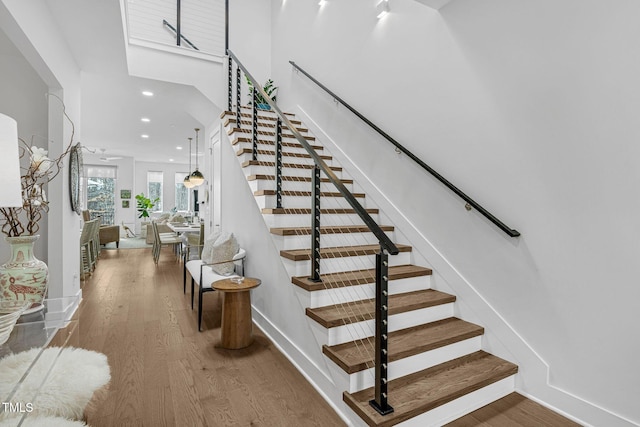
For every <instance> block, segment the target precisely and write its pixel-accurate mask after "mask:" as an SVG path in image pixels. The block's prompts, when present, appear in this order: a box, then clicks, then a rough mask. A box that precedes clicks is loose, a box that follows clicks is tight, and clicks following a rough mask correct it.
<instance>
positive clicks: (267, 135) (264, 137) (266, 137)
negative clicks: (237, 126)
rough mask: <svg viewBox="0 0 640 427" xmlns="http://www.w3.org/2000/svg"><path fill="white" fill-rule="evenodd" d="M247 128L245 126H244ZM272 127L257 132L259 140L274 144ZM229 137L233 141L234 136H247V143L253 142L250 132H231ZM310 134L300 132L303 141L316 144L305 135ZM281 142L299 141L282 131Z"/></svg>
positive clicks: (274, 138) (274, 137)
mask: <svg viewBox="0 0 640 427" xmlns="http://www.w3.org/2000/svg"><path fill="white" fill-rule="evenodd" d="M245 129H247V128H245ZM229 130H231V129H230V128H227V133H228V132H229ZM273 132H274V131H273V129H271V130H265V131H264V132H259V133H258V140H261V141H266V142H268V143H271V142H273V143H274V144H275V142H276V136H275V134H274V133H273ZM229 136H230V137H231V141H233V140H234V139H235V138H249V142H248V143H249V144H252V143H253V139H252V138H253V135H252V134H251V132H233V133H232V134H231V135H229ZM310 136H311V135H308V134H305V133H304V132H303V133H302V137H303V138H304V139H305V141H307V143H309V144H310V145H318V144H317V142H316V140H315V139H308V138H307V137H310ZM282 142H287V143H288V142H295V143H299V141H298V138H296V137H295V136H293V135H292V134H291V133H284V134H283V135H282Z"/></svg>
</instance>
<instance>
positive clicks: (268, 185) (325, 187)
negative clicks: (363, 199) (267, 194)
mask: <svg viewBox="0 0 640 427" xmlns="http://www.w3.org/2000/svg"><path fill="white" fill-rule="evenodd" d="M270 175H273V173H271V174H270ZM248 182H249V187H251V191H258V190H275V188H276V181H275V178H274V179H254V180H251V181H248ZM345 187H347V190H349V191H351V192H353V184H345ZM282 189H283V190H288V191H311V181H288V180H283V181H282ZM320 191H327V192H332V193H333V192H336V191H337V190H336V186H335V185H333V183H331V182H323V183H321V184H320ZM308 199H309V206H311V205H310V203H311V197H309V198H308ZM322 200H324V198H322V199H321V200H320V206H322V207H325V206H324V204H323V203H322ZM343 203H345V202H344V201H343Z"/></svg>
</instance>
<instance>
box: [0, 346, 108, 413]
mask: <svg viewBox="0 0 640 427" xmlns="http://www.w3.org/2000/svg"><path fill="white" fill-rule="evenodd" d="M39 351H40V350H39V349H33V350H29V351H24V352H22V353H17V354H13V355H10V356H7V357H5V358H4V359H2V360H0V396H7V395H8V394H9V393H10V391H11V390H12V389H13V388H14V386H15V384H17V383H18V381H19V380H20V378H21V376H22V374H23V373H24V372H25V370H26V369H27V367H28V366H29V365H30V364H31V362H32V361H33V359H34V358H35V357H36V355H37V354H38V352H39ZM56 358H57V360H56ZM54 362H55V365H54V367H53V370H52V371H51V373H50V374H49V377H48V378H47V380H46V382H45V383H44V385H42V379H43V378H44V377H45V375H46V374H47V372H48V371H49V369H50V367H51V366H52V364H53V363H54ZM110 379H111V373H110V369H109V363H108V362H107V356H105V355H104V354H102V353H97V352H95V351H89V350H84V349H80V348H73V347H67V348H59V347H51V348H47V349H45V350H44V351H43V352H42V355H41V356H40V358H39V359H38V362H36V365H35V366H34V367H33V368H32V369H31V372H30V374H29V376H28V377H27V379H26V380H25V382H24V383H23V385H22V386H21V387H20V389H19V390H18V391H17V392H16V394H15V396H14V397H13V398H12V399H11V402H12V403H14V404H16V403H19V402H21V403H22V404H23V405H26V404H27V403H31V404H32V406H33V411H32V412H31V413H30V416H29V417H28V418H31V417H35V416H41V417H44V416H51V417H62V418H67V419H72V420H81V419H82V416H83V412H84V409H85V407H86V406H87V403H89V400H91V396H93V392H94V391H96V390H97V389H99V388H100V387H102V386H104V385H105V384H107V383H108V382H109V380H110ZM36 393H37V395H36ZM34 396H35V398H34ZM0 409H1V408H0ZM22 415H23V414H21V413H19V412H2V413H0V420H6V419H7V418H12V417H19V416H22ZM60 422H64V420H58V424H55V423H53V424H52V425H56V426H57V425H63V424H60ZM33 425H34V426H35V425H37V426H41V425H42V426H44V425H45V424H44V423H43V424H33ZM64 425H66V424H64ZM72 425H76V426H77V425H83V424H72Z"/></svg>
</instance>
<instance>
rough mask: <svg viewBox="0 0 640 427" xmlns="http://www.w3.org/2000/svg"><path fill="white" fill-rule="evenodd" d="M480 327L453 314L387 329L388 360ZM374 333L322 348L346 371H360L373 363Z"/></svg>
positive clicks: (446, 342)
mask: <svg viewBox="0 0 640 427" xmlns="http://www.w3.org/2000/svg"><path fill="white" fill-rule="evenodd" d="M483 333H484V328H482V327H481V326H478V325H475V324H473V323H469V322H465V321H464V320H460V319H458V318H456V317H450V318H448V319H443V320H438V321H436V322H431V323H425V324H422V325H418V326H413V327H411V328H407V329H402V330H399V331H394V332H389V356H388V357H389V359H388V360H389V362H394V361H396V360H400V359H403V358H405V357H410V356H413V355H416V354H419V353H424V352H427V351H430V350H434V349H436V348H440V347H444V346H447V345H449V344H453V343H455V342H459V341H463V340H466V339H469V338H473V337H477V336H480V335H482V334H483ZM374 341H375V337H373V336H372V337H369V338H363V339H359V340H357V341H351V342H347V343H343V344H337V345H333V346H328V345H324V346H323V348H322V352H323V353H324V354H325V355H326V356H327V357H329V359H331V360H333V361H334V362H335V363H336V365H338V366H340V367H341V368H342V369H343V370H344V371H345V372H346V373H348V374H353V373H355V372H359V371H364V370H365V369H368V368H373V367H374V366H375V361H374V359H375V356H374V353H375V345H374Z"/></svg>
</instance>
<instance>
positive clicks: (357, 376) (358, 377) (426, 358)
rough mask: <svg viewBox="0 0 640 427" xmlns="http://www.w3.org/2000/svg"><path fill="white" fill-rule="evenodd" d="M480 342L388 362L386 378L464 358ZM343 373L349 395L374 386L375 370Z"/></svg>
mask: <svg viewBox="0 0 640 427" xmlns="http://www.w3.org/2000/svg"><path fill="white" fill-rule="evenodd" d="M481 341H482V338H481V337H473V338H469V339H466V340H464V341H459V342H456V343H453V344H449V345H446V346H444V347H439V348H436V349H433V350H430V351H426V352H424V353H419V354H416V355H413V356H410V357H405V358H402V359H400V360H396V361H394V362H390V363H389V370H388V378H389V380H395V379H397V378H400V377H404V376H406V375H409V374H412V373H414V372H417V371H421V370H423V369H427V368H430V367H432V366H436V365H439V364H441V363H445V362H448V361H450V360H452V359H455V358H458V357H462V356H466V355H467V354H471V353H473V352H476V351H478V350H480V349H481V347H482V344H481ZM372 342H373V341H372ZM331 363H333V362H331ZM343 373H344V375H346V376H348V378H349V379H348V382H349V387H348V391H349V393H354V392H356V391H360V390H363V389H365V388H369V387H373V386H374V381H375V370H374V369H373V368H370V369H367V370H364V371H360V372H356V373H354V374H351V375H349V374H347V373H346V372H344V371H343Z"/></svg>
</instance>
